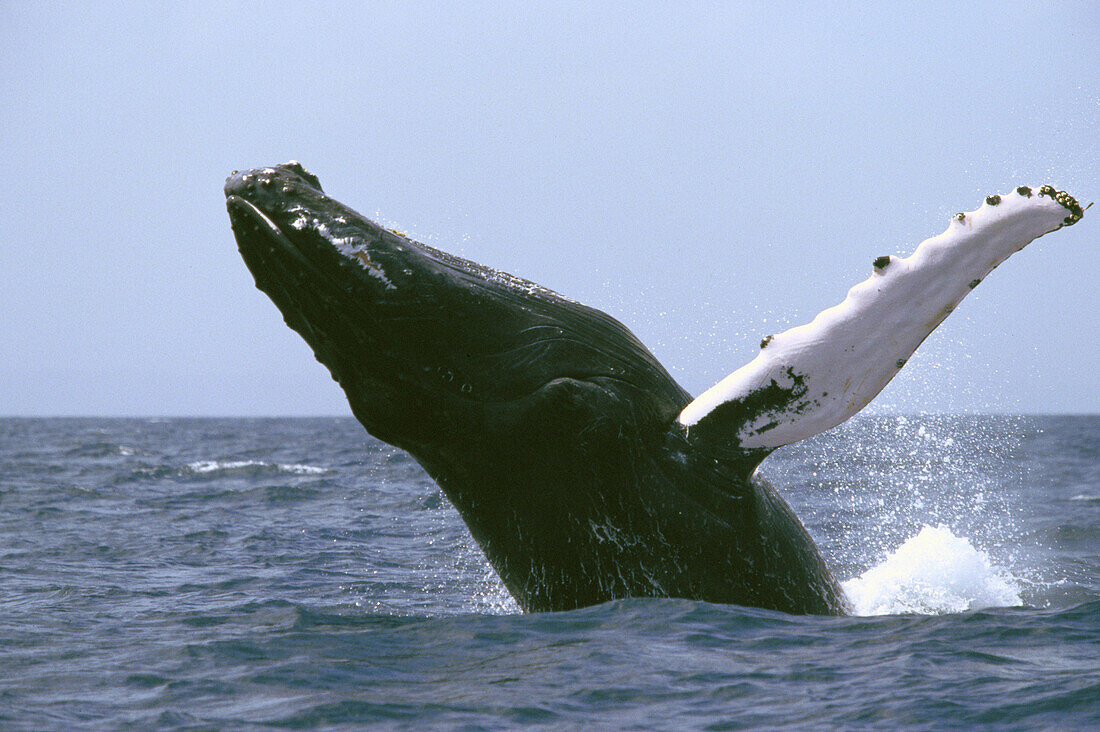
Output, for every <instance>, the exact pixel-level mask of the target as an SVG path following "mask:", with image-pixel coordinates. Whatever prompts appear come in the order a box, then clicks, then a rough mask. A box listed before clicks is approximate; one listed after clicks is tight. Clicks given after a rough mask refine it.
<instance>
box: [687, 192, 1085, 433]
mask: <svg viewBox="0 0 1100 732" xmlns="http://www.w3.org/2000/svg"><path fill="white" fill-rule="evenodd" d="M1081 214H1082V210H1081V207H1080V206H1078V205H1077V202H1076V201H1074V200H1073V198H1072V197H1070V196H1069V195H1067V194H1065V193H1062V192H1060V191H1056V190H1054V189H1053V188H1051V187H1050V186H1043V187H1042V188H1040V189H1036V190H1033V189H1030V188H1027V187H1023V186H1021V187H1020V188H1017V189H1016V190H1015V191H1013V192H1012V193H1010V194H1009V195H1007V196H990V197H989V198H987V199H986V201H985V204H984V205H983V206H982V207H981V208H979V209H978V210H977V211H974V212H971V213H965V214H962V213H961V214H957V215H956V216H954V217H953V218H952V220H951V223H950V225H949V226H948V228H947V231H945V232H944V233H942V234H940V235H939V236H937V237H934V238H932V239H927V240H925V241H924V242H922V243H921V244H920V246H918V247H917V249H916V251H915V252H913V254H912V255H911V256H909V257H908V258H906V259H899V258H897V257H879V258H878V259H876V260H875V261H874V274H872V275H871V278H870V279H868V280H866V281H864V282H861V283H859V284H858V285H856V286H855V287H853V288H852V289H851V290H850V291H849V292H848V296H847V297H846V298H845V299H844V301H843V302H841V303H840V304H839V305H836V306H834V307H831V308H829V309H828V310H825V311H823V312H821V313H819V314H818V316H817V317H816V318H814V319H813V321H812V322H811V323H809V324H807V325H802V326H799V327H797V328H792V329H791V330H788V331H786V332H784V333H780V334H779V335H776V336H770V337H768V338H765V339H764V341H763V342H762V343H761V351H760V354H759V355H758V356H757V357H756V358H754V359H753V360H752V361H750V362H749V363H747V364H745V365H744V366H742V367H741V368H740V369H738V370H737V371H734V372H733V373H732V374H730V375H729V376H727V377H726V378H725V379H723V380H722V381H720V382H718V383H717V384H715V385H714V386H713V387H711V388H710V389H708V390H707V391H706V392H704V393H703V394H701V395H700V396H699V398H698V399H696V400H695V401H693V402H691V403H690V404H688V405H687V406H686V407H685V408H684V410H683V411H682V412H681V413H680V417H679V421H680V423H681V424H682V425H684V426H685V427H686V428H687V430H688V434H689V436H691V435H692V433H693V432H695V433H700V435H702V436H705V438H706V439H707V440H708V441H711V440H718V441H719V442H721V443H722V444H726V445H729V446H731V447H738V448H763V449H769V448H776V447H779V446H781V445H787V444H790V443H792V442H796V441H798V440H802V439H805V438H807V437H810V436H811V435H815V434H817V433H818V432H823V431H824V430H827V429H829V428H830V427H835V426H836V425H838V424H840V423H841V422H843V421H844V420H846V419H848V418H849V417H851V416H852V415H854V414H855V413H856V412H858V411H859V410H861V409H862V408H863V407H865V406H866V405H867V404H868V402H870V401H871V399H873V398H874V397H875V395H876V394H878V393H879V392H880V391H882V388H883V387H884V386H886V384H887V383H888V382H889V381H890V379H892V378H894V375H895V374H896V373H897V372H898V370H899V369H901V367H902V366H904V365H905V362H906V361H907V360H908V359H909V357H910V355H912V353H913V351H915V350H916V348H917V346H919V345H920V344H921V342H922V341H923V340H924V339H925V338H926V337H927V336H928V334H929V333H931V332H932V331H933V330H934V329H935V328H936V326H937V325H939V324H940V323H941V322H942V321H943V319H944V318H946V317H947V316H948V315H949V314H950V313H951V311H952V310H953V309H954V308H955V306H956V305H958V304H959V301H960V300H962V299H963V298H964V297H965V296H966V294H967V293H968V292H970V291H971V290H972V289H973V288H974V287H976V286H977V285H978V283H979V282H981V281H982V279H983V278H984V277H985V276H986V275H987V274H989V272H990V271H992V270H993V268H994V267H996V266H997V265H998V264H1000V263H1001V262H1003V261H1004V260H1005V259H1007V258H1008V256H1009V255H1011V254H1012V253H1013V252H1017V251H1019V250H1020V249H1023V248H1024V246H1026V245H1027V244H1028V243H1029V242H1031V241H1032V240H1034V239H1036V238H1038V237H1040V236H1042V235H1043V234H1046V233H1049V232H1051V231H1054V230H1056V229H1059V228H1061V227H1062V226H1066V225H1069V224H1072V223H1074V222H1076V221H1077V220H1078V219H1079V218H1081Z"/></svg>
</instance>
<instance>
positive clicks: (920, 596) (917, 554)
mask: <svg viewBox="0 0 1100 732" xmlns="http://www.w3.org/2000/svg"><path fill="white" fill-rule="evenodd" d="M842 587H843V589H844V592H845V593H846V594H847V595H848V599H849V601H850V602H851V605H852V611H853V613H854V614H856V615H897V614H903V613H917V614H921V615H939V614H944V613H959V612H966V611H968V610H977V609H980V608H985V607H1010V606H1016V605H1020V604H1022V601H1021V600H1020V594H1019V593H1020V588H1019V586H1018V582H1017V580H1016V579H1015V578H1014V577H1012V576H1011V575H1007V574H1006V573H1003V572H1001V571H1000V570H998V569H996V568H995V567H993V566H992V565H991V564H990V562H989V557H988V556H987V555H986V553H985V552H983V551H980V550H978V549H976V548H974V546H973V545H972V544H971V543H970V542H969V541H968V540H967V539H965V538H962V537H958V536H955V535H954V534H953V533H952V532H951V530H950V529H948V528H947V527H945V526H939V527H935V528H933V527H931V526H927V525H926V526H924V528H922V529H921V530H920V533H918V534H917V535H916V536H914V537H912V538H911V539H909V540H908V541H906V542H905V543H904V544H902V545H901V546H900V547H898V548H897V550H895V551H894V552H893V553H892V554H890V555H889V556H888V557H887V558H886V560H885V561H883V562H882V563H881V564H879V565H878V566H876V567H872V568H871V569H869V570H867V571H866V572H864V573H863V574H862V575H860V576H859V577H856V578H854V579H851V580H848V581H847V582H844V583H842Z"/></svg>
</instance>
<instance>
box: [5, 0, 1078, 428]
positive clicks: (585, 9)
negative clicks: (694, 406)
mask: <svg viewBox="0 0 1100 732" xmlns="http://www.w3.org/2000/svg"><path fill="white" fill-rule="evenodd" d="M963 6H968V7H966V8H963ZM961 8H963V9H961ZM0 28H2V30H0V89H2V97H0V99H2V104H0V165H2V169H3V178H4V183H3V185H2V186H0V212H2V215H0V338H2V343H3V345H2V346H0V414H88V415H114V414H122V415H126V414H149V415H176V414H334V413H335V414H343V413H348V409H347V406H346V403H345V402H344V398H343V394H342V392H341V391H340V390H339V388H338V387H337V386H336V385H335V384H334V383H333V382H332V381H331V380H330V378H329V376H328V373H327V371H326V370H325V369H324V368H323V367H322V366H320V365H319V364H318V363H317V362H316V361H314V359H313V356H312V353H311V351H310V350H309V348H308V346H306V344H305V342H304V341H302V340H301V339H300V338H299V337H298V336H297V334H295V333H293V332H292V331H290V330H289V329H288V328H287V327H286V326H285V325H283V322H282V318H281V316H280V314H279V313H278V311H277V310H276V309H275V307H274V305H272V304H271V302H270V301H269V300H268V299H267V298H266V297H265V296H264V295H263V294H261V293H260V292H259V291H257V290H256V289H254V287H253V283H252V279H251V276H250V275H249V273H248V271H247V270H246V269H245V266H244V264H243V263H242V262H241V260H240V258H239V256H238V254H237V252H236V246H235V243H234V241H233V236H232V234H231V232H230V228H229V221H228V217H227V216H226V212H225V206H224V198H223V194H222V184H223V181H224V178H225V176H226V175H227V174H228V173H229V172H230V171H231V170H233V169H235V168H250V167H257V166H262V165H269V164H273V163H278V162H283V161H286V160H288V159H298V160H300V161H301V162H302V163H303V164H304V165H305V166H306V167H307V168H309V169H310V170H312V171H313V172H314V173H316V174H317V175H318V176H319V177H320V179H321V182H322V184H323V185H324V187H325V190H326V192H328V193H329V194H330V195H333V196H334V197H336V198H338V199H340V200H342V201H344V202H345V203H347V204H349V205H350V206H352V207H353V208H356V209H358V210H359V211H361V212H363V213H365V214H367V215H370V216H376V217H380V218H381V220H382V221H383V222H385V223H388V224H390V225H393V226H395V227H397V228H400V229H402V230H404V231H406V232H410V233H412V234H414V235H415V236H417V237H418V238H420V239H421V240H423V241H427V242H429V243H431V244H433V245H435V246H438V247H441V248H444V249H449V250H452V251H455V252H456V253H459V254H461V255H463V256H466V257H469V258H471V259H475V260H478V261H482V262H484V263H486V264H489V265H492V266H494V267H497V268H499V269H504V270H507V271H510V272H513V273H515V274H518V275H521V276H524V277H527V278H530V279H534V280H536V281H538V282H541V283H542V284H545V285H546V286H548V287H552V288H554V289H556V290H558V291H560V292H562V293H564V294H567V295H569V296H571V297H573V298H575V299H578V300H581V301H584V302H587V303H589V304H592V305H595V306H597V307H600V308H602V309H604V310H606V311H608V312H609V313H611V314H612V315H614V316H615V317H617V318H619V319H620V320H622V321H623V322H625V323H626V324H627V325H628V326H629V327H630V328H631V329H633V330H634V332H635V333H637V334H638V336H639V337H640V338H641V339H642V341H643V342H645V343H646V344H647V345H649V347H650V348H651V349H652V350H653V351H654V352H655V353H656V354H657V356H658V357H659V358H660V359H661V360H662V361H663V362H664V363H665V364H666V366H667V367H668V368H669V369H670V371H671V372H672V374H673V375H674V376H675V377H677V378H678V379H679V380H680V381H681V383H683V384H684V385H685V387H687V388H688V389H689V390H690V391H691V392H692V393H695V394H698V393H699V392H700V391H702V390H703V389H705V388H706V387H708V386H710V385H711V384H712V383H714V382H715V381H717V380H718V379H720V378H721V377H723V376H725V375H726V374H727V373H729V372H730V371H732V370H733V369H734V368H736V367H738V366H740V365H741V364H743V363H744V362H746V361H748V360H749V359H750V358H751V357H752V356H753V355H754V354H755V352H756V349H757V344H758V343H759V340H760V337H761V336H762V335H763V334H766V333H772V332H776V331H778V330H781V329H782V328H783V327H785V326H789V325H797V324H800V323H803V322H806V321H808V320H809V319H810V318H812V317H813V315H814V314H816V313H817V312H818V311H819V310H821V309H823V308H825V307H828V306H830V305H833V304H835V303H837V302H839V301H840V300H841V299H842V298H843V296H844V294H845V292H847V290H848V288H849V287H850V286H851V285H853V284H855V283H856V282H858V281H860V280H862V279H864V278H866V277H867V276H869V274H870V271H871V260H872V259H873V258H874V257H875V256H877V255H881V254H891V253H893V254H903V255H904V254H908V253H909V252H910V251H911V250H912V249H913V247H914V246H915V245H916V244H917V243H918V242H919V241H921V240H922V239H924V238H926V237H928V236H932V235H935V234H938V233H940V232H941V231H942V230H943V229H944V228H945V227H946V225H947V221H948V217H949V216H950V215H951V214H953V213H955V212H956V211H960V210H971V209H974V208H977V207H978V205H979V204H980V203H981V201H982V199H983V198H984V196H985V195H986V194H989V193H998V192H1000V193H1003V192H1007V191H1008V190H1010V189H1011V188H1013V187H1015V186H1017V185H1020V184H1029V185H1039V184H1042V183H1052V184H1054V185H1056V186H1058V187H1060V188H1064V189H1067V190H1069V191H1070V192H1071V193H1072V194H1074V195H1075V196H1077V197H1078V199H1079V200H1080V201H1082V203H1088V202H1089V201H1093V200H1096V199H1097V198H1100V42H1098V41H1097V38H1098V36H1100V4H1098V3H1095V2H1081V3H1046V2H1039V1H1037V0H1028V1H1027V2H1018V3H1016V2H997V3H988V4H981V3H979V4H977V6H976V7H975V6H974V4H970V3H956V2H944V3H938V4H921V3H917V4H909V3H906V4H904V5H902V4H898V3H845V4H839V3H837V4H823V5H819V4H805V5H803V4H791V5H785V4H776V3H770V2H769V3H726V4H721V5H712V4H685V3H668V4H665V5H663V6H658V5H645V4H642V5H635V4H630V3H619V4H614V5H603V4H598V3H597V4H592V3H576V4H573V3H553V4H547V5H537V4H536V5H531V4H527V3H524V4H522V5H517V4H514V3H499V4H492V5H480V4H474V3H469V2H463V3H454V4H451V5H450V6H443V5H441V4H435V3H431V4H409V3H392V4H378V5H374V4H367V3H361V4H355V5H338V4H323V5H321V4H317V3H301V2H294V3H285V4H282V3H280V4H275V3H264V4H255V3H249V4H243V3H241V4H236V3H231V4H226V3H222V2H218V3H206V2H197V3H163V4H162V3H137V4H132V5H123V4H109V3H100V4H95V5H92V4H87V5H83V4H72V5H51V4H47V3H29V2H27V3H23V2H0ZM1098 240H1100V209H1098V208H1094V209H1093V210H1092V211H1090V212H1089V213H1088V214H1086V216H1085V219H1084V220H1083V221H1082V222H1081V223H1079V224H1078V225H1077V226H1074V227H1072V228H1070V229H1067V230H1064V231H1060V232H1058V233H1056V234H1053V235H1050V236H1048V237H1046V238H1043V239H1041V240H1039V241H1037V242H1036V243H1034V244H1032V245H1031V247H1029V248H1028V249H1026V250H1025V251H1023V252H1021V253H1020V254H1017V255H1016V256H1015V257H1013V258H1012V259H1011V260H1009V261H1008V262H1007V263H1006V264H1004V265H1003V266H1002V267H1001V268H1000V269H999V270H998V271H997V272H995V273H994V274H993V275H992V276H990V277H989V279H988V280H987V281H986V282H985V283H983V284H982V286H981V287H979V288H978V289H977V290H976V291H975V293H974V294H973V295H971V296H970V297H969V298H968V299H967V300H966V301H965V302H964V303H963V305H962V306H961V307H960V308H959V309H958V311H957V312H956V313H955V315H953V316H952V317H951V318H949V319H948V321H947V322H946V323H945V324H944V326H942V327H941V329H940V330H939V331H938V332H937V333H936V334H934V335H933V336H932V337H931V338H930V339H929V340H928V341H927V342H926V343H925V345H924V346H922V348H921V350H920V351H918V355H917V356H916V357H915V358H914V359H913V360H912V361H910V363H909V365H908V366H907V367H906V368H905V369H904V370H903V371H902V373H901V375H900V376H899V377H898V378H897V379H896V380H895V383H894V384H893V385H892V386H891V387H889V388H888V389H887V391H886V392H884V393H883V395H882V396H881V397H880V398H879V400H878V401H877V402H875V406H876V408H877V409H878V410H880V411H881V410H888V411H896V410H903V411H919V410H936V411H963V410H969V411H1048V412H1049V411H1053V412H1067V411H1069V412H1098V411H1100V389H1098V388H1097V367H1098V365H1100V296H1098V293H1097V275H1096V271H1097V270H1096V259H1097V255H1098V254H1100V247H1098V246H1097V243H1098Z"/></svg>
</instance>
